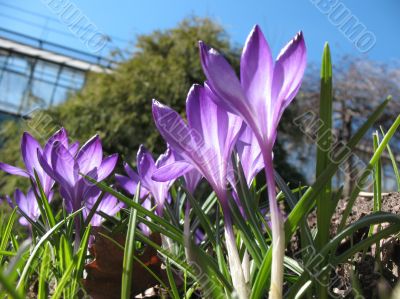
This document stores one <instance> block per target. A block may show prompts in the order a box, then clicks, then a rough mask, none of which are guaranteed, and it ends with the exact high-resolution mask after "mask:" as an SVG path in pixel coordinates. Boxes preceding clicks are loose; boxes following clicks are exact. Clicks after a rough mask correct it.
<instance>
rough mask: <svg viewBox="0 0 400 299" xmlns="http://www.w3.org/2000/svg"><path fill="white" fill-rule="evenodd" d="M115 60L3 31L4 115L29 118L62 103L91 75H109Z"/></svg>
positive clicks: (0, 110)
mask: <svg viewBox="0 0 400 299" xmlns="http://www.w3.org/2000/svg"><path fill="white" fill-rule="evenodd" d="M115 65H116V63H115V62H113V61H112V60H109V59H106V58H103V57H100V56H95V55H92V54H88V53H85V52H81V51H77V50H74V49H71V48H68V47H64V46H60V45H57V44H54V43H50V42H46V41H43V40H39V39H35V38H32V37H29V36H27V35H24V34H20V33H16V32H13V31H10V30H7V29H2V28H0V120H1V118H2V117H1V114H3V117H4V114H9V115H15V116H26V115H28V114H29V113H30V112H31V111H33V110H37V109H43V108H48V107H50V106H52V105H56V104H59V103H62V102H63V101H65V99H66V98H67V96H68V94H70V93H72V92H75V91H77V90H80V89H81V88H82V86H83V85H84V83H85V80H86V76H87V73H88V72H97V73H109V72H112V68H113V67H115Z"/></svg>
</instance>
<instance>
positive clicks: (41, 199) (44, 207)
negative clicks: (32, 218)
mask: <svg viewBox="0 0 400 299" xmlns="http://www.w3.org/2000/svg"><path fill="white" fill-rule="evenodd" d="M33 171H34V174H35V180H36V185H37V187H38V188H39V192H40V196H39V194H38V195H37V197H36V199H37V201H38V205H39V208H40V212H43V214H42V216H43V217H44V216H45V215H46V217H44V218H46V219H47V221H48V223H49V225H50V227H53V226H54V225H56V220H55V219H54V214H53V211H52V210H51V207H50V204H49V201H48V199H47V196H46V194H45V193H44V190H43V187H42V184H41V183H40V180H39V176H38V174H37V172H36V170H35V169H34V170H33ZM33 190H35V186H33ZM35 193H36V190H35Z"/></svg>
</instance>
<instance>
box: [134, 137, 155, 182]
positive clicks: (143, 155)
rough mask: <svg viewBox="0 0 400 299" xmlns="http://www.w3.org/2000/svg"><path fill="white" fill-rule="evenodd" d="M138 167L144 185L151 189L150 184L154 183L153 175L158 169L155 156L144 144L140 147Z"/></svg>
mask: <svg viewBox="0 0 400 299" xmlns="http://www.w3.org/2000/svg"><path fill="white" fill-rule="evenodd" d="M137 168H138V174H139V177H140V181H141V182H142V184H143V186H144V187H145V188H148V189H150V186H151V185H152V183H153V182H152V179H151V175H152V174H153V172H154V171H155V170H156V166H155V162H154V159H153V156H152V155H151V153H150V152H149V151H148V150H147V149H146V148H145V147H144V146H143V145H141V146H140V147H139V151H138V153H137Z"/></svg>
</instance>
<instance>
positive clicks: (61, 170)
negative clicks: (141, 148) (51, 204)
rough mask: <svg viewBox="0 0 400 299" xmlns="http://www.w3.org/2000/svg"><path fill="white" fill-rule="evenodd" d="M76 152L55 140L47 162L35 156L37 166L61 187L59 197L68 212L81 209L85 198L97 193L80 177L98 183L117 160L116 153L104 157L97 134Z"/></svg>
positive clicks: (41, 157) (95, 189)
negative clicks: (38, 164)
mask: <svg viewBox="0 0 400 299" xmlns="http://www.w3.org/2000/svg"><path fill="white" fill-rule="evenodd" d="M75 152H76V151H71V150H70V149H68V148H67V147H65V145H64V144H62V143H61V142H60V141H56V142H54V144H53V147H52V150H51V153H50V159H46V157H45V155H41V154H40V153H39V155H38V157H39V161H40V165H42V167H43V169H44V170H45V171H46V173H47V174H48V175H50V176H51V177H52V178H53V179H54V180H55V181H56V182H57V183H59V184H60V194H61V196H62V197H63V198H64V200H65V204H66V210H67V212H69V213H71V212H73V211H76V210H78V209H80V208H81V207H82V205H83V203H84V202H85V201H86V200H87V199H89V198H91V197H93V196H95V195H96V194H98V192H99V190H98V188H97V187H96V186H94V185H92V184H90V183H89V182H88V181H87V180H86V179H85V178H84V177H83V176H82V174H83V175H87V176H89V177H91V178H93V179H95V180H96V181H98V182H100V181H102V180H104V179H105V178H107V177H108V176H109V175H110V174H111V172H112V171H113V170H114V168H115V164H116V163H117V160H118V155H117V154H114V155H111V156H108V157H106V158H103V148H102V145H101V141H100V138H99V136H97V135H96V136H94V137H92V138H91V139H90V140H89V141H88V142H86V143H85V144H84V145H83V146H82V148H81V149H80V150H79V151H78V152H77V153H76V154H75ZM49 160H50V161H49Z"/></svg>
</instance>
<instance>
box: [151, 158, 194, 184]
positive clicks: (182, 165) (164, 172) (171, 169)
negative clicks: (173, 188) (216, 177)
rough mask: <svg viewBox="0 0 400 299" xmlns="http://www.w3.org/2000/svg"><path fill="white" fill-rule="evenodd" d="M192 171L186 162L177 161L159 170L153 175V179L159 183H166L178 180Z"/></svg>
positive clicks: (191, 167)
mask: <svg viewBox="0 0 400 299" xmlns="http://www.w3.org/2000/svg"><path fill="white" fill-rule="evenodd" d="M191 170H193V166H192V165H191V164H189V163H187V162H184V161H176V162H174V163H171V164H168V165H164V166H162V167H160V168H158V169H157V170H156V171H155V172H154V173H153V176H152V179H153V180H155V181H157V182H166V181H170V180H173V179H176V178H178V177H180V176H182V175H184V174H186V173H187V172H188V171H191Z"/></svg>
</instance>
